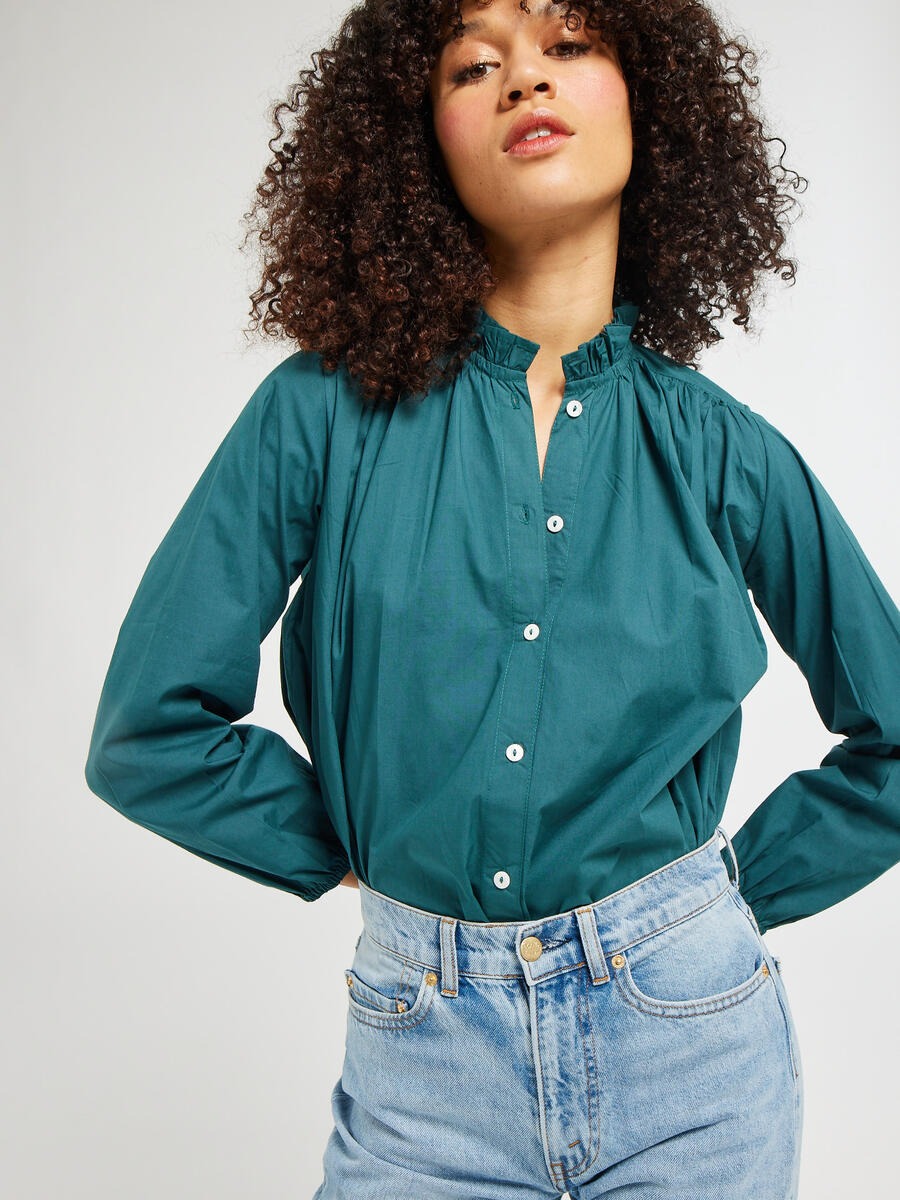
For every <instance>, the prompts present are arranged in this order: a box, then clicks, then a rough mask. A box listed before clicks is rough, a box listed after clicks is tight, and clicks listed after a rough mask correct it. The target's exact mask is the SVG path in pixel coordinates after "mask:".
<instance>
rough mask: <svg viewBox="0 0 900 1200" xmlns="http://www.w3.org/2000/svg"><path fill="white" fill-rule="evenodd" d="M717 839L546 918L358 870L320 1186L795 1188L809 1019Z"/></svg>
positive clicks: (653, 1190) (720, 1199)
mask: <svg viewBox="0 0 900 1200" xmlns="http://www.w3.org/2000/svg"><path fill="white" fill-rule="evenodd" d="M717 833H721V834H722V836H723V837H724V838H725V841H726V842H727V844H728V847H729V849H730V850H731V857H732V860H733V861H734V867H735V874H734V879H733V880H732V878H731V876H730V872H729V870H728V869H727V867H726V865H725V863H724V862H723V860H722V856H721V854H720V850H719V846H718V843H717V837H716V834H717ZM716 834H713V836H712V838H710V840H709V841H708V842H705V843H704V844H703V845H702V846H700V847H699V848H698V849H696V850H693V851H691V852H690V853H688V854H685V855H682V857H681V858H677V859H675V860H674V861H673V862H670V863H667V864H666V865H665V866H663V867H660V868H659V869H658V870H656V871H653V872H651V873H650V874H649V875H645V876H644V877H643V878H641V879H638V880H637V881H636V882H635V883H632V884H630V885H629V886H628V887H624V888H621V889H620V890H619V891H617V892H613V893H612V894H611V895H609V896H605V897H604V898H603V899H601V900H597V901H595V902H594V903H592V904H589V905H585V906H583V907H581V908H576V909H572V910H570V911H569V912H564V913H558V914H556V915H555V916H549V917H544V918H542V919H541V920H535V921H521V922H520V921H511V922H502V921H501V922H490V923H480V922H471V921H460V920H457V919H455V918H453V917H446V916H442V915H440V914H439V913H432V912H427V911H425V910H424V909H420V908H413V907H411V906H410V905H407V904H402V903H400V902H399V901H397V900H394V899H392V898H391V897H389V896H385V895H382V894H381V893H380V892H376V891H373V890H372V889H371V888H369V887H366V885H365V884H363V883H360V887H359V893H360V904H361V909H362V917H363V930H362V933H361V934H360V937H359V940H358V942H357V944H356V949H355V954H354V958H353V962H352V965H351V966H350V967H348V968H347V969H346V971H345V975H346V979H347V984H348V987H347V1037H346V1053H345V1057H344V1063H343V1068H342V1073H341V1077H340V1079H339V1080H338V1082H337V1084H336V1085H335V1088H334V1090H333V1092H332V1095H331V1107H332V1112H333V1114H334V1128H333V1130H332V1132H331V1135H330V1137H329V1139H328V1142H327V1145H326V1147H325V1153H324V1160H323V1166H324V1178H323V1181H322V1183H321V1184H320V1186H319V1188H318V1189H317V1191H316V1192H315V1195H314V1197H313V1200H450V1198H451V1197H453V1198H454V1200H501V1198H502V1200H526V1198H528V1197H534V1198H535V1200H537V1198H543V1197H548V1198H549V1197H555V1198H558V1197H560V1195H562V1194H563V1193H565V1192H568V1193H569V1195H570V1196H571V1197H572V1200H595V1198H597V1197H601V1196H604V1197H606V1196H608V1197H614V1198H615V1200H638V1198H640V1200H651V1198H652V1200H794V1198H795V1197H796V1194H797V1181H798V1176H799V1169H800V1142H801V1127H802V1121H803V1076H802V1068H801V1062H800V1054H799V1049H798V1044H797V1034H796V1030H795V1027H794V1021H793V1017H792V1015H791V1010H790V1006H789V1004H788V998H787V993H786V992H785V987H784V983H783V981H782V978H781V966H780V962H779V960H778V959H776V958H775V957H774V956H773V955H772V953H771V952H770V950H769V948H768V946H767V945H766V943H765V941H764V939H763V936H762V935H761V934H760V932H759V928H758V926H757V924H756V921H755V920H754V918H753V913H752V911H751V910H750V908H749V907H748V905H747V904H746V902H745V901H744V899H743V897H742V896H741V893H740V890H739V887H738V883H739V876H738V865H737V860H736V859H735V858H734V849H733V847H732V845H731V840H730V839H729V837H728V835H727V834H726V833H725V832H724V830H722V828H721V826H720V827H718V828H717V830H716Z"/></svg>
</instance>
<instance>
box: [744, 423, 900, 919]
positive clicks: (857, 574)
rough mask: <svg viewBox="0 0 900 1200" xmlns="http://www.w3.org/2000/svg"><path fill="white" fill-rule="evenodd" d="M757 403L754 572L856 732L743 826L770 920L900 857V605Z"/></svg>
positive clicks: (778, 628)
mask: <svg viewBox="0 0 900 1200" xmlns="http://www.w3.org/2000/svg"><path fill="white" fill-rule="evenodd" d="M746 411H747V413H748V414H749V415H750V417H751V419H752V422H753V424H754V425H755V428H756V436H757V438H758V444H759V445H760V447H761V450H760V455H759V457H760V461H761V462H762V463H763V464H764V477H765V484H764V499H763V504H762V510H761V516H760V520H759V528H758V531H757V535H756V540H755V543H754V544H753V546H752V548H751V549H750V552H749V555H748V557H747V559H746V561H745V563H744V574H745V579H746V581H747V584H748V586H749V588H750V591H751V592H752V595H753V599H754V602H755V604H756V606H757V608H758V609H759V611H760V612H761V613H762V614H763V616H764V618H765V620H766V622H767V624H768V625H769V627H770V629H771V630H772V633H773V634H774V636H775V638H776V639H777V641H778V643H779V645H780V646H781V647H782V648H783V649H784V650H785V652H786V653H787V654H788V655H790V657H791V658H792V659H793V660H794V662H795V663H797V665H798V666H799V667H800V669H801V671H802V672H803V674H804V676H805V678H806V681H807V683H808V685H809V690H810V694H811V696H812V699H813V702H814V704H815V706H816V709H817V711H818V713H819V715H820V717H821V718H822V721H823V722H824V723H825V725H826V726H827V728H828V729H829V730H830V731H831V732H832V733H839V734H841V735H842V737H843V740H842V741H841V742H839V743H838V744H837V745H835V746H834V748H833V749H832V750H830V751H829V752H828V754H826V756H825V757H824V759H823V760H822V762H821V763H820V765H819V766H818V767H814V768H810V769H808V770H798V771H795V772H794V773H793V774H791V775H789V776H788V778H787V779H785V780H784V781H783V782H782V783H780V784H779V785H778V786H777V787H776V788H775V789H774V791H772V792H771V793H770V794H769V795H768V796H767V797H766V798H765V799H764V800H763V802H762V803H761V804H760V805H759V806H758V807H757V808H756V810H755V811H754V812H753V813H752V814H751V815H750V817H749V819H748V820H747V821H746V822H745V824H744V825H743V826H742V827H741V828H740V829H738V830H737V831H736V832H735V834H734V837H733V838H732V841H733V844H734V848H735V853H736V855H737V860H738V864H739V868H740V882H739V886H740V890H741V893H742V895H743V896H744V898H745V899H746V901H747V903H748V904H749V906H750V908H751V909H752V910H753V913H754V915H755V917H756V920H757V923H758V924H759V926H760V929H761V931H762V932H763V933H765V931H766V930H767V929H772V928H775V927H776V926H778V925H785V924H788V923H789V922H792V921H799V920H801V919H802V918H803V917H808V916H810V915H812V914H813V913H816V912H820V911H821V910H822V909H825V908H828V907H830V906H831V905H833V904H837V903H838V902H839V901H840V900H843V899H844V898H845V897H847V896H850V895H852V894H853V893H854V892H856V891H859V889H860V888H862V887H865V885H866V884H868V883H870V882H871V881H872V880H873V879H875V878H877V877H878V876H879V875H881V874H882V873H883V872H884V871H886V870H887V869H888V868H889V867H892V866H894V865H895V864H896V863H897V862H900V748H898V743H900V613H898V610H897V606H896V604H895V603H894V601H893V600H892V599H891V597H890V595H889V594H888V592H887V590H886V589H885V587H884V585H883V583H882V582H881V580H880V579H879V577H878V576H877V575H876V573H875V571H874V569H873V567H872V565H871V563H870V562H869V560H868V559H867V558H866V556H865V554H864V553H863V551H862V549H861V547H860V545H859V542H858V541H857V539H856V537H855V536H854V534H853V533H852V532H851V530H850V529H849V528H848V526H847V523H846V521H845V520H844V519H843V517H842V516H841V514H840V512H839V511H838V509H837V507H836V506H835V503H834V501H833V500H832V498H831V497H830V495H829V494H828V492H827V491H826V490H825V488H824V486H823V485H822V483H821V481H820V480H819V479H818V478H817V477H816V475H815V474H814V473H813V472H812V470H811V469H810V467H809V466H808V464H807V463H806V462H805V460H804V459H803V457H802V456H801V454H800V452H799V451H798V450H797V448H796V447H795V446H794V445H793V444H792V443H791V442H790V441H789V440H788V439H787V438H786V437H785V436H784V434H782V433H781V432H780V431H779V430H777V429H776V428H775V427H774V426H773V425H772V424H770V422H769V421H767V420H766V419H765V418H764V417H762V416H760V414H758V413H755V412H752V410H749V409H747V410H746Z"/></svg>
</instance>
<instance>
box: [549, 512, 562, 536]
mask: <svg viewBox="0 0 900 1200" xmlns="http://www.w3.org/2000/svg"><path fill="white" fill-rule="evenodd" d="M563 525H565V521H564V520H563V519H562V517H561V516H560V515H559V513H554V514H553V516H552V517H548V518H547V528H548V529H549V530H550V532H551V533H559V531H560V529H562V527H563Z"/></svg>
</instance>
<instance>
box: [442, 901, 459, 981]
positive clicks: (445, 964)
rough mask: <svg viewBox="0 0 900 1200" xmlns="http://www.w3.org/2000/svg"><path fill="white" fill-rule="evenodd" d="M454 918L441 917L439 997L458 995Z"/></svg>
mask: <svg viewBox="0 0 900 1200" xmlns="http://www.w3.org/2000/svg"><path fill="white" fill-rule="evenodd" d="M457 924H458V922H457V919H456V917H441V995H442V996H456V995H458V994H459V976H458V974H457V970H456V926H457Z"/></svg>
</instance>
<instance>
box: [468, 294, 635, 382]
mask: <svg viewBox="0 0 900 1200" xmlns="http://www.w3.org/2000/svg"><path fill="white" fill-rule="evenodd" d="M639 313H640V307H639V305H637V304H635V303H632V302H631V301H623V302H622V303H621V304H617V305H616V306H615V307H614V309H613V319H612V321H609V322H608V323H607V324H606V325H604V326H603V328H602V329H601V330H599V331H598V332H597V333H596V334H594V336H593V337H592V338H588V340H587V341H586V342H582V343H581V345H580V346H579V347H578V348H577V349H576V350H570V351H569V353H568V354H563V355H561V356H560V361H561V363H562V369H563V373H564V375H565V377H566V379H567V380H570V379H587V378H591V377H593V376H596V375H602V374H604V373H608V372H610V371H611V370H613V369H614V368H616V367H618V366H619V364H621V363H622V362H624V360H626V359H627V358H628V356H629V355H630V354H631V349H632V339H631V334H632V330H633V329H634V326H635V323H636V322H637V319H638V315H639ZM475 332H476V333H477V334H478V336H479V343H478V346H477V348H476V349H475V350H473V352H472V354H473V356H477V357H478V358H480V359H481V360H482V362H483V363H485V364H487V365H488V366H489V368H500V369H501V370H502V371H510V372H512V373H513V374H516V375H524V374H525V372H526V371H527V370H528V368H529V367H530V366H531V364H532V362H533V361H534V358H535V356H536V355H537V352H538V350H540V348H541V347H540V343H539V342H533V341H531V339H530V338H526V337H523V336H522V335H521V334H518V333H513V332H512V330H511V329H507V328H506V326H505V325H501V324H500V322H499V321H497V320H496V319H495V318H494V317H492V316H491V315H490V313H488V312H487V310H486V309H485V308H484V307H483V306H479V309H478V316H477V319H476V325H475Z"/></svg>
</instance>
